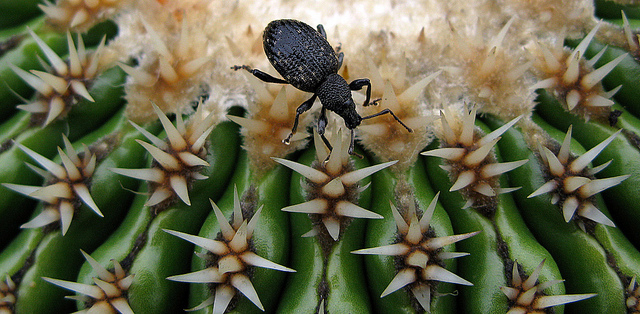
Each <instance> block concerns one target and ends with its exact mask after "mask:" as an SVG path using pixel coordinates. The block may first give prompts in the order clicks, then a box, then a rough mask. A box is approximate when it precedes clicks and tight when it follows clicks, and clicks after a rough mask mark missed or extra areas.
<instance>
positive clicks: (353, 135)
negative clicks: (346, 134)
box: [347, 129, 364, 159]
mask: <svg viewBox="0 0 640 314" xmlns="http://www.w3.org/2000/svg"><path fill="white" fill-rule="evenodd" d="M355 142H356V133H355V130H354V129H351V143H350V144H349V150H348V151H347V152H348V153H349V155H353V156H356V157H358V158H360V159H362V158H364V156H362V155H360V154H358V153H356V152H354V151H353V147H354V146H355V144H356V143H355Z"/></svg>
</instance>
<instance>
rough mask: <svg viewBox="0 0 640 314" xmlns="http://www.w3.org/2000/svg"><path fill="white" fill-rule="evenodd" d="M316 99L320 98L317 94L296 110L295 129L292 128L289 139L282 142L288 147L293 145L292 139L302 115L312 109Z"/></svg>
mask: <svg viewBox="0 0 640 314" xmlns="http://www.w3.org/2000/svg"><path fill="white" fill-rule="evenodd" d="M316 97H318V96H317V95H316V94H313V96H311V98H309V99H307V100H306V101H305V102H303V103H302V104H301V105H300V106H298V109H296V118H295V120H293V128H291V133H289V136H287V138H285V139H284V140H282V143H285V144H286V145H289V144H290V143H291V137H292V136H293V134H294V133H296V130H298V120H299V118H300V115H301V114H303V113H305V112H306V111H307V110H309V109H311V107H312V106H313V103H314V102H315V101H316Z"/></svg>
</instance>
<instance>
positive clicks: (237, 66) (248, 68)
mask: <svg viewBox="0 0 640 314" xmlns="http://www.w3.org/2000/svg"><path fill="white" fill-rule="evenodd" d="M231 69H232V70H234V71H238V70H240V69H245V70H247V71H249V72H251V67H250V66H248V65H234V66H232V67H231Z"/></svg>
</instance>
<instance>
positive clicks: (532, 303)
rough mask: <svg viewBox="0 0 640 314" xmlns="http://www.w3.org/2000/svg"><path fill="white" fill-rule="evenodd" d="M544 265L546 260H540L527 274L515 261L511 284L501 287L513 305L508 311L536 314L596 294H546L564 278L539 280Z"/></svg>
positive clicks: (514, 313)
mask: <svg viewBox="0 0 640 314" xmlns="http://www.w3.org/2000/svg"><path fill="white" fill-rule="evenodd" d="M543 266H544V260H542V262H540V264H539V265H538V267H537V268H536V269H534V270H533V271H532V272H531V274H530V275H529V276H526V275H525V274H524V273H523V271H522V270H521V269H519V268H518V263H517V262H514V263H513V268H512V272H511V282H510V283H509V286H505V287H500V290H501V291H502V293H504V294H505V296H507V298H508V299H509V301H510V304H511V307H510V308H509V310H508V311H507V313H509V314H534V313H540V314H544V313H548V310H547V309H549V308H551V307H554V306H557V305H561V304H567V303H572V302H577V301H581V300H585V299H589V298H592V297H594V296H596V294H595V293H586V294H564V295H546V294H545V293H544V290H545V289H547V288H548V287H551V286H553V285H556V284H559V283H561V282H562V281H563V280H551V281H547V282H542V283H539V282H538V277H539V276H540V271H541V270H542V267H543Z"/></svg>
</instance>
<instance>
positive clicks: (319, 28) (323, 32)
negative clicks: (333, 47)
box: [318, 24, 327, 39]
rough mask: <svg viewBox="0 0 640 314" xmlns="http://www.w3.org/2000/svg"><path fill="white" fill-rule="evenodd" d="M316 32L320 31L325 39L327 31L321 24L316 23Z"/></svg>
mask: <svg viewBox="0 0 640 314" xmlns="http://www.w3.org/2000/svg"><path fill="white" fill-rule="evenodd" d="M318 33H320V36H322V37H324V39H327V32H326V31H325V30H324V26H322V24H318Z"/></svg>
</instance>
